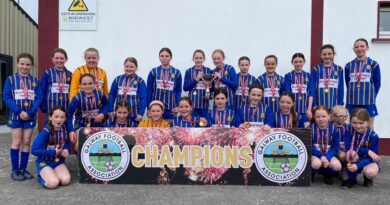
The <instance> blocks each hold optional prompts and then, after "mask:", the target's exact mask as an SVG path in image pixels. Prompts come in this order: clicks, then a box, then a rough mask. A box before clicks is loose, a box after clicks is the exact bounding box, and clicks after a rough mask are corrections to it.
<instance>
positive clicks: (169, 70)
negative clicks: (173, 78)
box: [160, 66, 171, 89]
mask: <svg viewBox="0 0 390 205" xmlns="http://www.w3.org/2000/svg"><path fill="white" fill-rule="evenodd" d="M164 69H166V68H163V67H162V66H161V72H160V76H161V78H162V79H163V87H164V89H166V88H167V87H168V80H169V76H170V75H171V67H168V68H167V69H168V73H167V74H168V75H164V74H165V72H164Z"/></svg>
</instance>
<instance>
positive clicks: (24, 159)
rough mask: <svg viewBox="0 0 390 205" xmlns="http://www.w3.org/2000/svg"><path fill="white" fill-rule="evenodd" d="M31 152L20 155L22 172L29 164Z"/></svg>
mask: <svg viewBox="0 0 390 205" xmlns="http://www.w3.org/2000/svg"><path fill="white" fill-rule="evenodd" d="M29 155H30V152H21V154H20V170H25V169H26V168H27V164H28V156H29Z"/></svg>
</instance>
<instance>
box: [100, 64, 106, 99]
mask: <svg viewBox="0 0 390 205" xmlns="http://www.w3.org/2000/svg"><path fill="white" fill-rule="evenodd" d="M100 70H101V71H102V72H103V73H104V79H103V93H104V95H105V96H106V98H107V97H108V79H107V73H106V72H105V71H104V70H103V69H100Z"/></svg>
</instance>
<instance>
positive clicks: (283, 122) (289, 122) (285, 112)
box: [273, 92, 309, 128]
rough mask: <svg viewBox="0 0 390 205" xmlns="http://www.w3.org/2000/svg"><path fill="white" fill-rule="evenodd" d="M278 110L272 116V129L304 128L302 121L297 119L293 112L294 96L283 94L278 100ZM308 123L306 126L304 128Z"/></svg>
mask: <svg viewBox="0 0 390 205" xmlns="http://www.w3.org/2000/svg"><path fill="white" fill-rule="evenodd" d="M279 107H280V110H279V111H278V112H277V113H276V115H275V116H274V119H275V120H274V125H273V127H280V128H296V127H299V128H304V127H305V125H304V123H305V122H304V120H303V119H302V118H299V116H298V114H297V113H296V112H295V99H294V95H293V94H291V93H288V92H283V93H282V95H281V96H280V98H279ZM307 126H309V123H307V124H306V127H307Z"/></svg>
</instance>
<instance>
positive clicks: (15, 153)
mask: <svg viewBox="0 0 390 205" xmlns="http://www.w3.org/2000/svg"><path fill="white" fill-rule="evenodd" d="M9 155H10V158H11V166H12V171H15V170H19V149H12V148H11V149H10V151H9Z"/></svg>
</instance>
